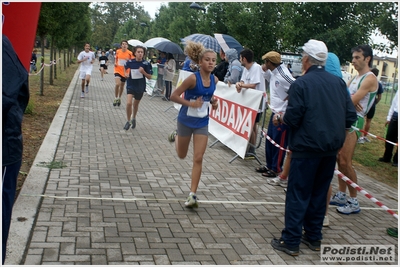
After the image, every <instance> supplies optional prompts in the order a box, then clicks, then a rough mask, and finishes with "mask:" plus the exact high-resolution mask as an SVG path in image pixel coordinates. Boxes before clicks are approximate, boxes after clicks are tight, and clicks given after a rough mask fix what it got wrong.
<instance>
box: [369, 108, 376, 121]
mask: <svg viewBox="0 0 400 267" xmlns="http://www.w3.org/2000/svg"><path fill="white" fill-rule="evenodd" d="M375 105H376V104H373V105H372V107H371V109H370V110H369V111H368V113H367V119H372V118H373V117H374V115H375Z"/></svg>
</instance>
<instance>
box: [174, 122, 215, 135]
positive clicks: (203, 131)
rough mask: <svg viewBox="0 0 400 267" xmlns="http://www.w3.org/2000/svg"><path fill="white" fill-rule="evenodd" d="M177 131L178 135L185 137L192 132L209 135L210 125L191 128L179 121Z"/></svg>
mask: <svg viewBox="0 0 400 267" xmlns="http://www.w3.org/2000/svg"><path fill="white" fill-rule="evenodd" d="M177 132H178V136H183V137H187V136H191V135H192V134H193V135H195V134H201V135H207V136H208V125H207V126H204V127H202V128H190V127H187V126H186V125H184V124H182V123H180V122H179V121H178V129H177Z"/></svg>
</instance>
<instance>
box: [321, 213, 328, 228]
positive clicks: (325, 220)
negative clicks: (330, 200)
mask: <svg viewBox="0 0 400 267" xmlns="http://www.w3.org/2000/svg"><path fill="white" fill-rule="evenodd" d="M322 226H324V227H327V226H329V217H328V215H326V216H325V217H324V222H323V223H322Z"/></svg>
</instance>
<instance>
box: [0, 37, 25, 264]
mask: <svg viewBox="0 0 400 267" xmlns="http://www.w3.org/2000/svg"><path fill="white" fill-rule="evenodd" d="M2 51H3V53H2V55H3V58H2V60H3V76H2V80H3V83H2V86H3V87H2V88H3V121H2V127H3V130H2V135H3V156H2V164H3V186H2V188H3V193H2V200H3V202H2V252H3V258H2V262H3V264H4V260H5V256H6V245H7V238H8V232H9V229H10V224H11V211H12V207H13V205H14V198H15V192H16V188H17V177H18V173H19V169H20V167H21V162H22V131H21V123H22V115H23V114H24V112H25V108H26V106H27V105H28V101H29V83H28V71H27V70H26V69H25V68H24V66H23V65H22V63H21V62H20V60H19V58H18V56H17V54H16V53H15V51H14V48H13V46H12V45H11V42H10V41H9V40H8V38H7V37H6V36H5V35H3V49H2Z"/></svg>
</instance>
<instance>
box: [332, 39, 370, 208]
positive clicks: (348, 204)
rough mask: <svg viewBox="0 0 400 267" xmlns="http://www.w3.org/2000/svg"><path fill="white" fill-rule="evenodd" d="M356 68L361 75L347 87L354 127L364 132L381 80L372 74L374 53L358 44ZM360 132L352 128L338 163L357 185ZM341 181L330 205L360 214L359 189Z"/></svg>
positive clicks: (355, 52)
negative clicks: (354, 161) (355, 164)
mask: <svg viewBox="0 0 400 267" xmlns="http://www.w3.org/2000/svg"><path fill="white" fill-rule="evenodd" d="M351 52H352V61H351V63H352V64H353V66H354V68H355V69H356V70H357V71H358V75H357V76H356V77H355V78H354V79H352V80H350V82H349V84H348V88H349V91H350V94H351V100H352V101H353V104H354V106H355V107H356V110H357V117H358V119H357V121H356V122H355V123H354V124H353V126H354V127H356V128H358V129H363V126H364V116H365V115H366V114H367V113H368V111H369V109H370V108H371V106H372V105H373V103H374V101H375V96H376V93H377V91H378V80H377V78H376V76H375V75H374V74H373V73H372V72H371V71H370V68H371V67H372V62H373V52H372V48H371V47H370V46H369V45H359V46H357V47H355V48H353V49H352V50H351ZM360 134H361V133H360V132H359V131H356V130H354V129H350V130H349V132H348V134H347V136H346V140H345V142H344V144H343V147H342V149H341V150H340V151H339V154H338V157H337V163H338V167H339V171H340V172H341V173H343V174H344V175H345V176H347V177H348V178H349V179H350V180H351V181H353V182H354V183H356V184H357V174H356V172H355V171H354V169H353V166H352V165H353V164H352V157H353V154H354V149H355V147H356V144H357V140H358V138H359V137H360ZM338 180H339V191H338V192H337V193H336V194H335V195H334V196H333V197H332V199H331V201H330V204H331V205H336V206H339V207H338V208H337V209H336V210H337V211H338V212H339V213H342V214H352V213H359V212H360V211H361V210H360V205H359V203H358V200H357V190H356V189H355V188H353V187H352V186H350V185H347V184H346V182H345V181H343V180H342V179H340V178H339V179H338ZM346 188H348V189H349V195H350V197H349V198H347V196H346Z"/></svg>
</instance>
